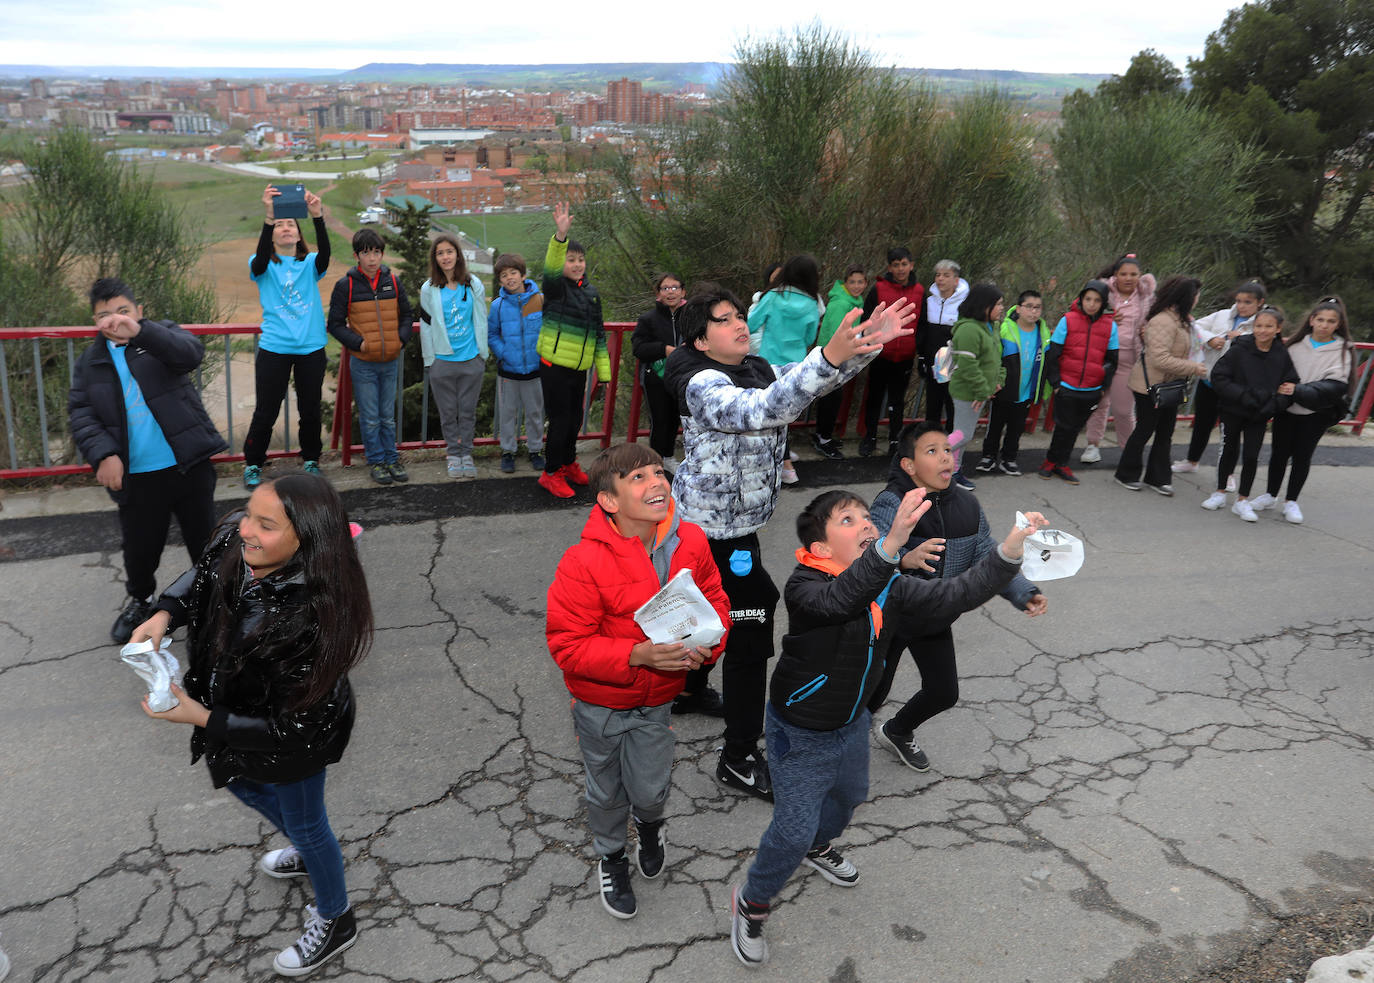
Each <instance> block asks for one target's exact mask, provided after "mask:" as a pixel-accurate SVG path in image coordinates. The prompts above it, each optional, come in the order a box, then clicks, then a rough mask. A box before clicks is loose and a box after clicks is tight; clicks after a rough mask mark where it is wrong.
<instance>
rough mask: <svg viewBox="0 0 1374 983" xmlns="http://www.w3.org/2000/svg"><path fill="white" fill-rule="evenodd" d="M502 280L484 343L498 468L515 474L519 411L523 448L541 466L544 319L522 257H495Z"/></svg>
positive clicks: (532, 463)
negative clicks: (496, 415)
mask: <svg viewBox="0 0 1374 983" xmlns="http://www.w3.org/2000/svg"><path fill="white" fill-rule="evenodd" d="M495 269H496V282H497V283H499V284H500V285H501V289H500V292H499V293H497V295H496V299H495V300H493V301H492V302H491V313H490V316H489V317H488V318H487V344H489V345H490V346H491V353H492V354H493V355H495V356H496V402H497V403H498V404H500V407H501V470H502V471H503V472H505V473H506V474H514V473H515V452H516V450H518V449H519V446H520V443H519V441H520V414H521V413H522V412H523V413H524V416H525V449H526V450H528V451H529V455H530V467H531V468H533V469H534V470H536V471H539V472H542V471H543V470H544V390H543V388H542V387H541V386H540V383H539V329H540V326H541V325H542V324H543V323H544V295H543V294H541V293H540V292H539V287H538V285H537V284H536V283H535V282H534V281H533V280H527V279H525V257H523V256H521V255H520V254H519V253H502V254H501V255H500V256H498V257H496V267H495Z"/></svg>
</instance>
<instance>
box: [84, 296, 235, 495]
mask: <svg viewBox="0 0 1374 983" xmlns="http://www.w3.org/2000/svg"><path fill="white" fill-rule="evenodd" d="M139 325H140V328H139V332H138V335H137V336H136V337H135V338H134V340H133V341H132V342H130V343H129V347H128V352H127V354H126V360H127V362H128V364H129V372H130V374H131V375H133V377H134V380H135V381H136V382H137V383H138V388H139V389H141V390H142V391H143V399H144V401H145V402H146V403H147V404H148V410H149V412H151V413H152V414H153V419H154V420H156V421H157V425H158V426H159V427H161V428H162V435H163V436H164V437H165V438H167V443H168V444H170V445H171V447H172V453H173V454H174V455H176V459H177V468H178V469H179V470H181V471H186V470H187V469H188V468H190V467H192V466H193V465H196V464H199V463H200V462H201V461H204V460H205V459H207V458H209V457H211V456H212V455H214V454H218V453H220V452H221V451H223V450H227V449H228V447H229V445H228V444H226V443H225V442H224V438H223V437H221V436H220V433H219V431H218V430H216V429H215V425H214V423H213V422H211V420H210V415H209V414H208V413H206V412H205V407H204V405H202V403H201V401H200V393H198V392H197V391H196V385H195V380H193V379H192V378H191V373H192V372H194V371H195V369H196V366H198V365H200V362H201V359H202V358H204V357H205V346H204V345H202V344H201V342H200V339H199V338H197V337H196V336H195V335H193V334H191V333H190V332H189V331H187V330H185V329H184V328H182V327H181V325H179V324H175V323H173V322H171V321H149V320H147V319H146V318H145V319H144V320H142V321H140V322H139ZM67 415H68V417H69V419H70V423H71V429H72V439H73V440H75V441H76V447H77V450H79V451H80V452H81V456H82V457H84V458H85V459H86V463H87V464H89V465H90V466H91V468H92V469H95V468H99V467H100V462H101V461H103V460H105V458H107V457H109V456H110V455H111V454H117V455H119V458H120V460H122V461H123V462H124V470H125V472H126V473H127V472H128V470H129V431H128V421H127V419H126V417H125V411H124V387H123V386H122V385H121V384H120V381H119V372H118V371H117V370H116V369H115V365H114V359H113V358H111V357H110V349H109V346H108V345H106V343H105V339H104V338H103V337H100V338H97V339H96V340H95V341H94V343H92V344H91V346H90V347H89V348H87V349H86V350H85V351H83V352H82V353H81V357H80V358H78V359H77V360H76V368H75V369H74V370H73V371H72V388H71V391H70V392H69V393H68V395H67ZM126 494H127V493H126V492H125V491H123V490H120V491H117V492H116V491H112V492H110V497H111V498H113V499H114V500H115V501H116V502H120V503H123V502H124V501H125V496H126Z"/></svg>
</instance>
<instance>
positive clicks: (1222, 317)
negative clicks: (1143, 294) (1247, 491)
mask: <svg viewBox="0 0 1374 983" xmlns="http://www.w3.org/2000/svg"><path fill="white" fill-rule="evenodd" d="M1264 297H1265V290H1264V284H1262V283H1260V282H1259V281H1258V280H1251V281H1250V282H1248V283H1243V284H1241V285H1240V286H1239V287H1237V288H1236V294H1235V302H1234V303H1233V304H1232V305H1231V306H1230V308H1224V309H1222V310H1219V311H1214V312H1213V313H1211V314H1208V315H1207V316H1206V317H1200V318H1198V319H1197V320H1196V321H1194V322H1193V333H1194V334H1195V335H1197V339H1198V341H1199V342H1200V343H1201V345H1202V359H1203V364H1204V365H1206V366H1207V371H1208V373H1209V374H1210V373H1211V371H1212V367H1213V366H1215V365H1216V364H1217V359H1219V358H1221V356H1222V355H1223V354H1224V353H1225V352H1226V350H1227V349H1228V348H1229V347H1230V345H1231V342H1232V341H1234V340H1235V339H1237V338H1239V337H1240V336H1241V335H1243V334H1246V333H1248V332H1249V330H1250V322H1251V321H1252V320H1253V319H1254V317H1255V312H1256V311H1258V310H1259V307H1260V304H1262V303H1264ZM1216 423H1217V394H1216V390H1215V389H1213V388H1212V384H1211V382H1210V381H1208V378H1207V376H1203V377H1202V378H1201V379H1199V380H1198V382H1197V387H1196V388H1195V389H1194V390H1193V436H1192V438H1191V439H1190V440H1189V441H1188V456H1187V458H1185V459H1184V460H1182V461H1175V462H1174V464H1173V471H1174V474H1192V473H1193V472H1194V471H1196V470H1197V465H1198V462H1199V461H1201V460H1202V452H1203V451H1205V450H1206V449H1207V441H1208V440H1210V439H1211V436H1212V428H1213V427H1214V426H1216ZM1226 490H1227V491H1235V490H1236V489H1235V482H1234V480H1233V481H1232V482H1231V487H1229V488H1227V489H1226Z"/></svg>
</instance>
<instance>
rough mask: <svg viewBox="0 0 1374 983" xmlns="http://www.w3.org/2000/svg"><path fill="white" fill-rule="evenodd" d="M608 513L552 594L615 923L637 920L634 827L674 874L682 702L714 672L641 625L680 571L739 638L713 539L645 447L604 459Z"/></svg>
mask: <svg viewBox="0 0 1374 983" xmlns="http://www.w3.org/2000/svg"><path fill="white" fill-rule="evenodd" d="M588 478H589V479H590V481H591V487H592V491H593V493H594V494H595V495H596V505H594V506H593V507H592V511H591V515H589V516H588V517H587V524H586V525H585V526H584V527H583V529H582V539H581V541H580V542H579V543H578V544H577V545H576V546H573V547H572V548H570V549H569V550H568V551H567V552H566V553H564V554H563V559H562V560H560V561H559V563H558V570H557V572H556V573H555V574H554V578H553V583H552V584H551V585H550V587H549V594H548V605H549V607H548V621H547V627H546V632H547V636H548V642H549V654H550V655H552V656H553V659H554V661H555V662H557V663H558V665H559V667H560V668H561V669H562V670H563V679H564V682H565V683H567V686H568V691H569V692H570V693H571V694H572V696H573V702H572V715H573V726H574V729H575V730H576V732H577V743H578V747H579V748H580V750H581V751H582V761H583V764H584V766H585V768H586V773H587V815H588V819H589V822H590V824H591V827H592V835H593V843H594V846H595V848H596V852H597V854H598V855H599V856H600V858H601V859H600V860H599V861H598V863H597V882H598V891H599V893H600V896H601V904H602V905H603V906H604V907H605V909H606V911H608V912H609V913H610V914H611V915H612V916H613V917H615V918H633V917H634V915H635V912H636V910H637V905H636V902H635V896H634V891H633V889H632V888H631V887H630V863H629V860H628V859H626V856H625V826H626V823H627V821H628V820H629V819H630V817H631V816H633V817H634V821H635V827H636V829H637V830H638V832H639V854H638V858H637V861H636V863H637V865H638V867H639V872H640V873H641V874H643V875H644V877H645V878H647V879H649V880H653V879H654V878H655V877H657V876H658V875H659V873H660V872H661V871H662V870H663V865H664V863H665V844H666V842H667V839H666V835H665V831H664V821H663V815H664V810H665V807H666V805H667V801H668V788H669V783H670V778H671V773H672V767H673V731H672V728H671V727H670V726H669V718H670V714H671V704H672V702H673V697H675V696H677V694H678V693H680V692H681V691H682V682H683V678H684V677H685V675H686V672H685V670H687V669H689V668H692V667H694V666H698V665H701V663H702V662H703V661H708V660H714V658H715V657H716V656H717V655H719V653H720V652H721V651H722V650H723V649H724V641H723V640H722V642H721V644H720V645H718V646H717V647H716V650H715V654H712V653H711V652H710V651H708V650H706V649H690V650H689V649H687V648H684V647H683V646H682V645H681V644H678V643H672V644H663V645H656V644H654V643H653V642H650V641H648V640H647V639H646V638H645V636H644V632H643V631H641V630H640V627H639V625H638V624H637V623H636V622H635V619H634V613H635V611H636V609H638V608H639V607H640V606H641V605H643V604H644V603H645V602H646V601H648V600H649V599H650V598H651V597H653V596H654V595H655V594H656V593H658V591H659V589H660V588H661V587H663V586H664V585H665V584H666V583H667V582H668V581H669V579H671V578H672V577H673V576H674V575H676V574H677V572H678V571H679V570H683V569H690V570H691V571H692V579H693V581H695V582H696V585H697V586H698V587H699V588H700V589H701V592H702V593H703V594H704V595H706V599H707V600H708V601H710V602H711V605H712V607H714V608H715V609H716V612H717V613H718V614H719V615H720V619H721V623H722V624H724V625H725V626H726V627H727V628H728V627H729V624H730V622H729V613H728V608H729V602H728V601H727V600H726V597H725V594H724V592H723V591H722V590H721V587H720V578H719V576H717V574H716V566H715V564H714V563H713V562H712V561H711V551H710V549H709V548H708V547H707V545H706V537H705V536H704V535H703V534H702V531H701V530H700V529H699V528H697V527H696V526H694V525H693V524H692V523H690V522H685V521H682V519H681V518H680V516H679V515H678V512H677V509H676V507H675V505H674V503H673V497H672V494H671V488H670V487H669V484H668V479H667V477H666V476H665V475H664V471H663V459H662V458H661V457H659V455H658V453H657V452H656V451H654V450H652V449H650V448H648V447H645V446H644V445H643V444H618V445H616V446H615V447H611V448H608V449H606V450H604V451H602V452H601V454H600V456H598V457H597V459H596V460H595V461H594V462H593V463H592V467H591V471H590V473H589V474H588Z"/></svg>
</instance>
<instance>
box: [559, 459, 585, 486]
mask: <svg viewBox="0 0 1374 983" xmlns="http://www.w3.org/2000/svg"><path fill="white" fill-rule="evenodd" d="M558 473H559V474H561V475H562V476H563V480H564V481H566V482H568V484H570V485H586V484H588V483H589V482H590V481H591V479H590V478H588V477H587V472H585V471H583V470H582V465H580V464H578V463H577V462H576V461H573V462H572V463H571V464H565V465H563V467H561V468H559V470H558Z"/></svg>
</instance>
